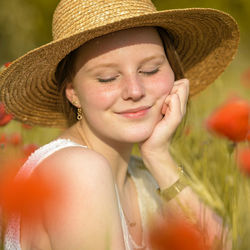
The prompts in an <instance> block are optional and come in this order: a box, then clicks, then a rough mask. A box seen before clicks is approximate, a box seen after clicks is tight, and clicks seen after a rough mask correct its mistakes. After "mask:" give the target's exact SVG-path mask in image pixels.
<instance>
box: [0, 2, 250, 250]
mask: <svg viewBox="0 0 250 250" xmlns="http://www.w3.org/2000/svg"><path fill="white" fill-rule="evenodd" d="M58 2H59V1H58V0H1V2H0V65H1V64H3V63H5V62H8V61H12V60H14V59H15V58H17V57H19V56H21V55H23V54H24V53H26V52H27V51H29V50H31V49H33V48H36V47H38V46H40V45H42V44H44V43H46V42H49V41H51V39H52V36H51V19H52V13H53V10H54V8H55V7H56V4H57V3H58ZM154 3H155V4H156V6H157V7H158V9H159V10H160V9H172V8H187V7H209V8H216V9H219V10H222V11H225V12H228V13H230V14H231V15H232V16H233V17H234V18H235V19H236V20H237V22H238V24H239V27H240V31H241V42H240V47H239V53H238V54H237V56H236V58H235V60H234V61H233V62H232V64H231V65H230V66H229V67H228V69H227V70H226V71H225V73H224V74H223V75H222V76H221V77H220V78H219V79H218V80H216V82H215V83H214V84H212V85H211V86H209V87H208V88H207V89H206V90H205V91H203V92H202V93H201V94H199V95H198V96H195V97H193V98H192V100H191V101H190V112H189V116H188V119H187V127H188V128H189V130H190V133H188V135H184V136H183V135H181V136H180V137H179V138H178V137H177V138H176V140H175V141H174V143H173V154H174V155H175V156H176V158H177V159H178V160H179V161H180V162H182V163H185V166H186V169H187V170H188V171H189V172H190V174H191V176H192V179H193V182H194V189H195V190H196V191H197V192H198V193H199V194H200V195H201V196H202V197H203V199H204V200H205V202H206V203H207V204H209V205H210V206H211V207H213V208H214V209H215V210H216V211H217V212H218V213H219V214H221V215H222V216H223V218H224V219H225V221H226V222H227V223H228V224H229V225H230V228H231V231H232V235H233V239H234V250H247V249H249V248H250V237H249V235H250V218H249V211H250V183H249V179H247V178H246V177H244V176H243V175H241V174H240V173H239V171H238V169H237V165H236V163H235V150H237V148H235V145H234V144H232V143H231V142H230V141H228V140H226V139H222V138H217V137H215V136H214V135H211V134H209V133H207V131H206V129H205V126H204V121H205V119H206V118H207V117H208V116H209V114H210V113H211V112H212V111H213V110H214V109H215V108H216V107H217V106H219V105H220V104H221V103H222V102H224V100H225V99H227V98H228V96H230V95H238V96H240V97H241V98H243V99H247V100H249V99H250V91H249V88H246V87H244V86H243V85H241V83H240V77H241V74H242V72H243V71H244V70H245V69H246V68H248V67H250V62H249V56H250V28H249V27H250V26H249V24H250V1H249V0H203V1H199V0H179V1H172V0H168V1H166V0H155V1H154ZM2 132H5V133H7V134H8V133H12V132H19V133H21V135H22V137H23V139H24V142H25V143H32V142H35V143H37V144H39V145H42V144H44V143H47V142H48V141H50V140H51V139H53V138H55V137H56V136H57V135H58V133H59V132H60V131H58V130H55V129H49V128H40V127H34V128H33V129H32V130H24V129H22V127H21V125H20V124H19V123H18V122H15V121H12V122H11V123H9V124H8V125H7V126H5V127H2V128H1V129H0V134H1V133H2ZM245 146H249V144H247V143H241V144H240V145H238V147H245ZM0 153H1V152H0ZM135 153H138V152H137V151H136V149H135ZM191 172H194V175H193V174H192V173H191Z"/></svg>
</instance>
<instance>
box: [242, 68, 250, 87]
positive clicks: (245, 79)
mask: <svg viewBox="0 0 250 250" xmlns="http://www.w3.org/2000/svg"><path fill="white" fill-rule="evenodd" d="M241 82H242V84H243V85H244V86H245V87H248V88H250V68H248V69H247V70H245V71H244V72H243V73H242V75H241Z"/></svg>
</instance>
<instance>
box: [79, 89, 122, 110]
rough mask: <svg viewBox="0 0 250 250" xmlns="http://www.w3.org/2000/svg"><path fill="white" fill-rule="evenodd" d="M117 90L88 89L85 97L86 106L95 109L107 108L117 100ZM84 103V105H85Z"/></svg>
mask: <svg viewBox="0 0 250 250" xmlns="http://www.w3.org/2000/svg"><path fill="white" fill-rule="evenodd" d="M116 95H117V93H116V91H114V90H107V89H106V87H105V89H104V88H102V89H98V90H97V89H96V88H95V89H94V90H91V89H88V90H87V92H86V95H85V98H84V104H85V106H88V107H89V108H90V109H92V111H93V109H95V110H107V109H109V108H110V107H111V106H112V105H113V103H114V102H115V100H116ZM84 104H83V105H84Z"/></svg>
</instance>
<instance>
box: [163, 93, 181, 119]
mask: <svg viewBox="0 0 250 250" xmlns="http://www.w3.org/2000/svg"><path fill="white" fill-rule="evenodd" d="M162 111H164V113H163V114H164V115H165V117H167V119H169V118H170V116H171V118H172V117H179V116H182V113H181V103H180V98H179V96H178V94H171V95H169V96H167V97H166V99H165V102H164V105H163V108H162Z"/></svg>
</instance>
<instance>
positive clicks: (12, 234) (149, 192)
mask: <svg viewBox="0 0 250 250" xmlns="http://www.w3.org/2000/svg"><path fill="white" fill-rule="evenodd" d="M66 147H86V146H83V145H80V144H77V143H75V142H72V141H71V140H68V139H57V140H54V141H52V142H50V143H48V144H46V145H44V146H42V147H41V148H39V149H38V150H36V151H35V152H34V153H32V154H31V155H30V157H29V158H28V160H27V161H26V162H25V164H24V165H23V166H22V167H21V169H20V170H19V172H18V174H17V176H16V178H19V177H25V178H28V177H29V176H30V175H31V174H32V172H33V171H34V170H35V168H36V167H37V166H38V165H39V164H40V163H41V162H42V161H43V160H44V159H46V158H47V157H48V156H50V155H51V154H53V153H54V152H56V151H58V150H60V149H63V148H66ZM128 172H129V173H130V174H131V176H132V179H133V181H134V183H135V185H136V189H137V193H138V201H139V209H140V214H141V219H142V227H143V228H145V226H146V223H147V219H148V218H149V217H148V216H150V214H152V213H154V212H156V211H157V210H158V209H160V208H161V199H160V198H159V197H158V196H157V194H156V192H155V190H156V189H157V188H158V185H157V183H156V181H155V180H154V178H153V177H152V175H151V174H150V173H149V171H148V170H147V169H146V168H145V167H144V165H143V163H142V161H141V160H140V158H136V157H132V158H131V160H130V163H129V166H128ZM115 189H116V195H117V200H118V207H119V212H120V217H121V224H122V230H123V236H124V243H125V247H126V250H132V249H134V248H135V249H136V246H135V245H136V244H135V242H133V240H132V237H131V236H130V234H129V231H128V227H127V224H126V220H125V216H124V213H123V210H122V206H121V203H120V199H119V194H118V190H117V186H116V185H115ZM0 226H1V225H0ZM0 231H1V227H0ZM138 249H139V248H138ZM144 249H149V248H144ZM4 250H21V244H20V217H19V216H18V215H13V216H12V217H11V218H10V220H9V222H8V225H7V229H6V233H5V237H4Z"/></svg>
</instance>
